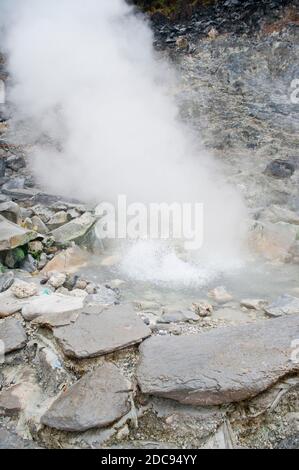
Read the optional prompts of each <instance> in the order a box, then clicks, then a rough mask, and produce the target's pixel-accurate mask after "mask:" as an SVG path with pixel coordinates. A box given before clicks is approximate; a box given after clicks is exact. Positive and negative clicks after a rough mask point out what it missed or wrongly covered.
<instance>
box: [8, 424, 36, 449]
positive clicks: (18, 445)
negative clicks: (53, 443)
mask: <svg viewBox="0 0 299 470" xmlns="http://www.w3.org/2000/svg"><path fill="white" fill-rule="evenodd" d="M0 449H16V450H20V449H40V447H38V446H37V445H36V444H34V442H33V441H29V440H25V439H22V438H21V437H19V436H17V435H16V434H14V433H12V432H11V431H7V430H6V429H3V428H1V429H0Z"/></svg>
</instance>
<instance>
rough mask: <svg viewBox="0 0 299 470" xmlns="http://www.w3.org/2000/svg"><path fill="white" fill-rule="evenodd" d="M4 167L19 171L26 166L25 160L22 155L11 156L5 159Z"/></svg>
mask: <svg viewBox="0 0 299 470" xmlns="http://www.w3.org/2000/svg"><path fill="white" fill-rule="evenodd" d="M6 166H7V168H10V169H11V170H13V171H19V170H21V169H22V168H25V166H26V162H25V158H24V157H23V156H22V155H12V156H11V157H8V158H7V159H6Z"/></svg>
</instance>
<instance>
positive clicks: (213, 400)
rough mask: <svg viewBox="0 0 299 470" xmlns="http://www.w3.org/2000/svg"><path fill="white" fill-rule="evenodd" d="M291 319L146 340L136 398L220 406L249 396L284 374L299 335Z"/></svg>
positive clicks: (296, 323) (292, 364)
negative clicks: (140, 393) (154, 396)
mask: <svg viewBox="0 0 299 470" xmlns="http://www.w3.org/2000/svg"><path fill="white" fill-rule="evenodd" d="M298 335H299V320H298V317H297V315H290V316H288V317H284V318H277V319H272V320H266V321H261V322H256V323H254V324H247V325H241V326H229V327H226V328H217V329H214V330H211V331H208V332H205V333H201V334H198V335H192V336H177V337H175V336H165V337H152V338H150V339H148V340H146V341H145V342H144V343H143V344H142V345H141V347H140V352H141V359H140V363H139V367H138V372H137V376H138V383H139V385H140V388H141V391H142V393H145V394H150V395H156V396H160V397H165V398H171V399H173V400H177V401H179V402H181V403H185V404H191V405H220V404H223V403H231V402H238V401H242V400H246V399H248V398H251V397H254V396H256V395H257V394H259V393H261V392H262V391H264V390H266V389H267V388H269V387H270V386H272V385H273V384H275V383H276V382H277V381H278V380H279V379H280V378H282V377H284V376H285V375H287V374H289V373H292V372H297V371H298V370H299V364H298V363H295V362H294V361H291V360H290V357H291V354H292V346H291V344H292V341H293V340H294V339H296V338H298V337H299V336H298Z"/></svg>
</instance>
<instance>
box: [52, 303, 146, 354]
mask: <svg viewBox="0 0 299 470" xmlns="http://www.w3.org/2000/svg"><path fill="white" fill-rule="evenodd" d="M150 335H151V330H150V329H149V328H148V327H147V326H146V325H145V324H144V323H143V321H142V320H141V319H140V318H139V317H138V315H136V313H135V311H134V309H133V308H132V307H131V306H115V307H109V308H107V309H106V310H104V311H103V312H100V313H97V314H94V313H93V314H85V313H82V314H81V315H80V316H79V318H78V320H77V321H76V322H75V323H71V324H70V325H67V326H63V327H61V328H55V329H54V336H55V338H56V339H57V340H58V342H59V344H60V346H61V347H62V349H63V352H64V353H65V354H66V356H68V357H72V358H78V359H83V358H87V357H96V356H101V355H104V354H108V353H110V352H113V351H117V350H119V349H123V348H126V347H128V346H131V345H133V344H136V343H138V342H140V341H142V340H143V339H145V338H147V337H148V336H150Z"/></svg>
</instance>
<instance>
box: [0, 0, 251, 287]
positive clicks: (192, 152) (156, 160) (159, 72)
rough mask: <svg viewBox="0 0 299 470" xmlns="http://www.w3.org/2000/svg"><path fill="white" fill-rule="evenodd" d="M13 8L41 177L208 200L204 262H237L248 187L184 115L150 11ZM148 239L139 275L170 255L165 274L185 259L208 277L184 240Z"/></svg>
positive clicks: (21, 112) (168, 198)
mask: <svg viewBox="0 0 299 470" xmlns="http://www.w3.org/2000/svg"><path fill="white" fill-rule="evenodd" d="M1 9H2V12H1V13H2V21H3V23H4V24H5V39H4V44H5V47H6V51H7V53H8V57H9V70H10V73H11V76H12V78H13V86H12V88H11V90H10V93H9V99H10V101H11V102H12V103H13V104H14V106H15V108H16V120H17V121H23V122H24V121H26V125H27V126H30V132H31V134H30V138H31V141H32V142H33V143H34V147H33V151H32V167H33V170H34V172H35V174H36V175H37V179H38V181H39V183H41V184H42V185H43V186H44V187H45V188H47V190H50V191H53V192H56V193H59V194H64V195H67V196H72V197H77V198H81V199H83V200H86V201H93V202H100V201H110V202H113V201H116V200H117V197H118V196H119V195H120V194H124V195H126V196H127V198H128V200H129V201H131V202H142V203H155V202H157V203H161V202H165V203H173V202H178V203H196V202H199V203H203V205H204V244H203V247H202V249H201V253H200V260H201V261H200V262H201V263H203V262H204V263H208V264H209V263H210V264H212V265H214V264H215V262H216V263H217V266H218V265H221V266H222V267H223V263H224V265H225V266H227V262H228V261H230V262H231V261H232V262H235V261H236V259H237V258H238V256H239V253H240V251H239V249H240V223H241V221H242V219H243V217H244V212H245V211H244V207H243V204H242V201H241V198H240V196H239V194H238V193H237V192H236V191H235V190H234V189H233V188H232V187H230V186H229V185H227V184H226V183H225V181H224V178H223V177H221V175H220V174H219V173H221V172H219V171H218V170H219V168H217V165H216V164H215V162H214V161H213V160H212V157H211V156H209V155H207V154H206V152H204V151H203V150H202V149H199V145H198V142H196V140H195V139H194V137H193V136H192V135H191V133H190V132H189V130H188V129H187V128H186V126H185V125H183V124H182V123H181V122H179V119H178V108H177V106H176V104H175V101H174V99H173V98H172V97H171V94H170V92H169V90H170V89H171V87H172V85H173V83H174V81H175V77H174V73H173V70H171V68H170V67H169V66H168V64H166V63H165V61H162V60H161V59H160V58H159V57H157V56H156V54H155V51H154V49H153V47H152V39H153V38H152V33H151V30H150V28H149V26H148V24H147V22H146V21H145V20H144V18H142V17H140V16H136V14H135V13H134V12H133V10H132V8H131V7H130V6H128V5H127V4H126V3H125V1H124V0H109V1H106V0H100V1H99V0H85V1H84V2H82V1H81V0H51V1H40V0H26V2H24V1H19V0H9V1H7V2H5V1H4V2H2V4H1ZM2 42H3V41H2ZM143 246H144V244H143V242H141V244H139V245H138V246H137V247H136V246H135V247H134V248H132V249H131V251H130V253H129V254H127V257H126V263H127V266H128V267H129V269H131V272H132V275H135V276H136V277H138V278H145V279H151V278H155V276H156V277H158V278H159V274H158V271H159V269H160V268H159V266H160V267H161V263H162V264H163V263H164V264H163V266H164V267H163V268H161V269H162V271H163V274H162V279H163V280H164V279H167V271H169V272H170V271H171V272H173V271H175V270H178V272H182V277H183V278H184V279H185V278H186V276H187V278H188V275H189V274H188V273H190V276H191V277H192V279H194V276H195V277H196V269H195V268H194V266H191V267H190V266H187V265H185V264H184V266H183V267H182V264H181V263H182V261H181V260H177V264H176V262H175V261H174V258H173V256H175V255H173V252H172V249H170V251H168V252H167V253H166V254H165V256H166V259H165V256H164V255H161V250H160V248H157V249H156V248H152V245H150V248H149V247H147V248H144V249H142V247H143ZM159 246H160V245H159ZM140 251H141V252H142V253H143V254H144V256H145V258H144V259H143V260H142V259H141V258H142V253H140ZM169 253H172V254H171V255H170V254H169ZM193 258H194V262H195V263H197V262H198V258H197V255H196V256H195V255H194V257H193ZM203 260H204V261H203ZM137 262H139V269H137V270H136V269H135V267H134V266H135V265H136V263H137ZM140 264H142V266H143V267H142V266H140ZM206 265H207V264H206ZM155 272H156V274H155ZM204 275H205V274H203V273H202V271H201V270H199V271H198V276H199V277H200V278H202V277H203V276H204ZM160 277H161V276H160ZM170 277H171V278H172V277H173V276H170ZM174 277H175V279H176V280H177V279H180V275H179V274H178V273H177V274H176V275H175V276H174Z"/></svg>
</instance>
